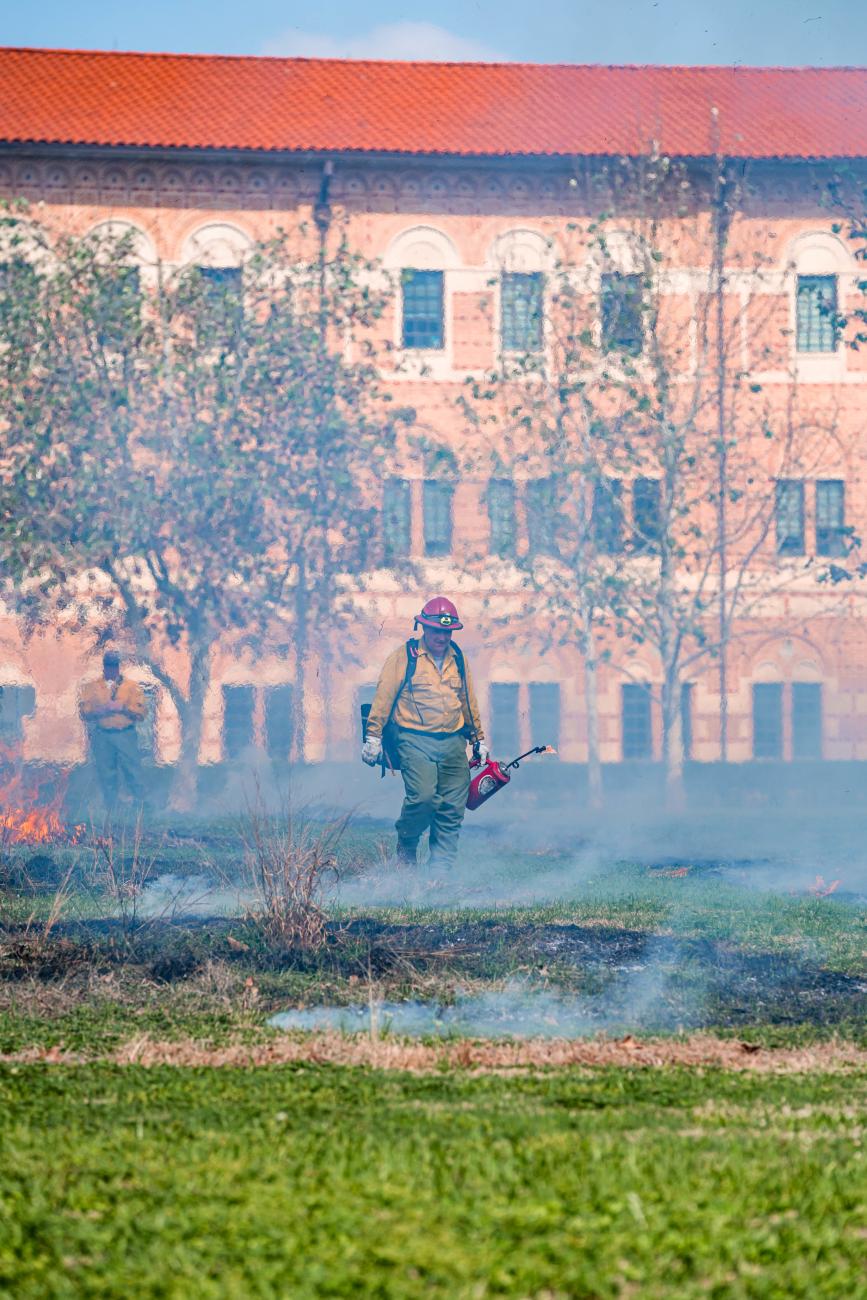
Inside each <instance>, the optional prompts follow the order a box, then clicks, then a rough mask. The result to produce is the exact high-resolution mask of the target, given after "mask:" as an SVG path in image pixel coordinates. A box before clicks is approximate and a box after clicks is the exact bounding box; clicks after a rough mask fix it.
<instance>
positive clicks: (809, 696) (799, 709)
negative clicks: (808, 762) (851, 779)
mask: <svg viewBox="0 0 867 1300" xmlns="http://www.w3.org/2000/svg"><path fill="white" fill-rule="evenodd" d="M792 756H793V758H821V757H822V687H821V685H820V684H819V683H818V682H793V684H792Z"/></svg>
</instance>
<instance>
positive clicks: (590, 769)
mask: <svg viewBox="0 0 867 1300" xmlns="http://www.w3.org/2000/svg"><path fill="white" fill-rule="evenodd" d="M581 653H582V655H583V657H584V701H585V707H586V709H587V806H588V808H589V809H590V810H591V812H599V811H600V810H601V808H602V803H603V794H602V763H601V761H600V759H599V679H598V675H597V663H596V645H595V642H594V637H593V631H592V627H591V628H589V629H588V630H585V632H584V634H583V636H582V638H581Z"/></svg>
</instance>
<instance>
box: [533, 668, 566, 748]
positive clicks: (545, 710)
mask: <svg viewBox="0 0 867 1300" xmlns="http://www.w3.org/2000/svg"><path fill="white" fill-rule="evenodd" d="M530 743H531V744H533V745H553V746H554V748H555V749H559V748H560V683H559V682H530Z"/></svg>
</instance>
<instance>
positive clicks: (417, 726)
mask: <svg viewBox="0 0 867 1300" xmlns="http://www.w3.org/2000/svg"><path fill="white" fill-rule="evenodd" d="M416 645H417V646H418V650H419V653H418V659H417V660H416V664H415V672H414V673H413V677H412V681H411V682H410V683H409V685H408V686H407V688H406V690H405V691H403V692H402V693H401V696H400V699H399V700H398V702H397V708H396V709H395V712H394V719H393V721H394V722H396V723H397V725H398V726H399V727H407V728H409V730H410V731H425V732H439V733H441V734H448V735H451V734H452V732H455V731H460V729H461V727H463V726H464V724H465V723H468V724H469V725H470V726H471V727H472V728H473V730H474V732H475V737H474V739H478V740H483V739H484V732H483V731H482V721H481V718H480V716H479V706H478V702H477V700H476V693H475V690H474V689H473V679H472V677H471V675H470V667H469V664H468V663H467V662H466V659H465V660H464V668H465V671H466V674H467V698H466V700H465V699H464V698H463V695H464V692H463V687H462V684H461V674H460V672H459V671H458V664H457V660H456V659H455V654H454V651H453V650H452V647H451V646H449V647H448V649H447V650H446V654H445V659H444V660H443V668H442V672H440V671H439V669H438V668H437V666H436V664H435V663H434V661H433V659H432V658H431V656H430V655H429V654H428V652H427V650H426V649H425V646H424V641H423V640H422V639H421V638H419V639H418V641H417V642H416ZM405 676H406V646H405V645H402V646H399V647H398V649H397V650H395V651H394V652H393V653H392V654H390V655H389V656H388V658H387V659H386V661H385V667H384V668H383V670H382V672H381V673H380V675H379V681H378V683H377V686H376V694H375V695H374V697H373V704H372V705H371V706H370V717H369V718H368V722H367V734H368V735H369V736H381V735H382V729H383V727H384V726H385V724H386V722H388V715H389V713H390V712H391V706H392V704H393V703H394V699H395V696H396V695H397V693H398V691H399V690H400V688H401V686H402V685H403V681H404V678H405Z"/></svg>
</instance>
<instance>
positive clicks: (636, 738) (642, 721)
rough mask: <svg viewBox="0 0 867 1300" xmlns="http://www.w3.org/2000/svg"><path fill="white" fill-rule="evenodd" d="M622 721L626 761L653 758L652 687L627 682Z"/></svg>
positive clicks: (621, 707)
mask: <svg viewBox="0 0 867 1300" xmlns="http://www.w3.org/2000/svg"><path fill="white" fill-rule="evenodd" d="M621 690H622V697H621V704H620V720H621V732H622V744H623V757H624V759H632V758H652V757H653V729H652V724H651V716H650V686H649V685H648V684H646V683H645V682H627V683H625V684H624V685H623V686H622V687H621Z"/></svg>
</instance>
